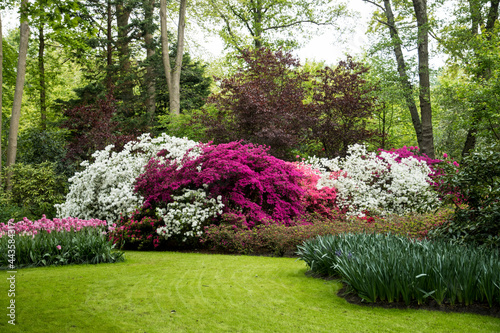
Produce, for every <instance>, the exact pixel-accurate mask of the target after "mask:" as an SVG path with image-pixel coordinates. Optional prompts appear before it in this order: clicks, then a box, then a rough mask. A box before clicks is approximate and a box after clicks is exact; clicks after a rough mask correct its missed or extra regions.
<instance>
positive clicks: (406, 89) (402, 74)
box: [384, 0, 423, 147]
mask: <svg viewBox="0 0 500 333" xmlns="http://www.w3.org/2000/svg"><path fill="white" fill-rule="evenodd" d="M384 8H385V16H386V18H387V24H388V27H389V33H390V36H391V39H392V42H393V44H394V46H393V51H394V55H395V56H396V62H397V65H398V73H399V78H400V79H401V84H402V86H403V95H404V98H405V102H406V106H407V107H408V110H410V115H411V120H412V123H413V128H414V129H415V134H416V135H417V143H418V146H419V147H422V144H423V141H422V123H421V121H420V115H419V113H418V109H417V105H416V104H415V100H414V99H413V96H412V94H413V85H412V84H411V82H410V79H409V78H408V74H407V73H406V68H407V67H406V62H405V59H404V56H403V50H402V49H401V39H400V38H399V32H398V30H397V28H396V21H395V20H394V14H393V12H392V7H391V2H390V0H384Z"/></svg>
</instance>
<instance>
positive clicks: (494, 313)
mask: <svg viewBox="0 0 500 333" xmlns="http://www.w3.org/2000/svg"><path fill="white" fill-rule="evenodd" d="M306 275H308V276H312V277H315V278H321V279H326V280H334V279H336V278H333V277H324V276H318V275H315V274H313V273H312V272H310V271H309V272H307V273H306ZM337 296H339V297H342V298H343V299H345V300H346V301H347V302H349V303H351V304H356V305H360V306H368V307H378V308H384V309H416V310H428V311H442V312H459V313H472V314H479V315H483V316H491V317H495V318H500V306H498V305H493V307H491V308H490V307H489V305H488V303H474V304H471V305H468V306H465V305H463V304H455V305H451V304H449V303H448V304H447V303H444V304H441V305H439V304H437V302H436V301H434V300H432V299H431V300H429V301H428V303H427V304H421V305H419V304H417V302H416V301H415V302H414V303H410V305H406V304H405V303H404V302H392V303H389V302H387V301H377V302H375V303H367V302H366V301H364V300H363V299H362V298H361V297H359V296H358V295H356V294H355V293H353V292H349V290H348V289H347V286H346V285H345V284H344V286H343V287H342V288H341V289H340V290H339V291H338V292H337Z"/></svg>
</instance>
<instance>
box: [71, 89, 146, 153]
mask: <svg viewBox="0 0 500 333" xmlns="http://www.w3.org/2000/svg"><path fill="white" fill-rule="evenodd" d="M115 113H116V100H115V99H114V97H113V96H112V95H107V96H106V97H105V99H99V100H97V101H96V102H95V104H91V105H83V106H77V107H74V108H72V109H69V110H66V111H65V112H64V115H65V116H66V117H67V119H66V120H65V121H64V122H63V124H62V127H64V128H67V129H69V130H70V131H71V136H70V139H69V143H68V145H67V154H66V158H67V159H69V160H71V161H73V162H80V161H83V160H88V159H89V158H90V157H91V155H92V153H94V152H95V151H96V150H101V149H104V148H105V147H106V146H108V145H110V144H113V145H115V148H116V149H120V148H122V147H123V145H125V143H126V142H128V141H130V140H133V139H135V138H136V137H137V136H138V135H139V134H140V133H139V132H134V131H128V132H127V133H124V132H123V131H122V128H121V124H120V122H118V121H116V120H114V119H113V115H114V114H115Z"/></svg>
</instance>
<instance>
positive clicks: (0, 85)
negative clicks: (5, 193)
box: [0, 13, 3, 189]
mask: <svg viewBox="0 0 500 333" xmlns="http://www.w3.org/2000/svg"><path fill="white" fill-rule="evenodd" d="M2 43H3V32H2V14H1V13H0V189H2V188H3V186H2V185H3V182H2V101H3V98H2V97H3V44H2Z"/></svg>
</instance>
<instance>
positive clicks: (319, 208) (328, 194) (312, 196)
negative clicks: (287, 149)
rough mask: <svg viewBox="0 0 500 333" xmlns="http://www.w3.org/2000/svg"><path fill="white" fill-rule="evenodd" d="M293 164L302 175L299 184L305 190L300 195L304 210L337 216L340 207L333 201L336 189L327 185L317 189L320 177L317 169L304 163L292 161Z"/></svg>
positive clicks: (327, 215) (332, 216) (330, 216)
mask: <svg viewBox="0 0 500 333" xmlns="http://www.w3.org/2000/svg"><path fill="white" fill-rule="evenodd" d="M293 165H294V166H295V167H296V168H297V170H299V171H300V172H302V174H303V175H304V177H303V178H302V179H301V180H300V181H299V184H300V186H301V187H302V188H303V189H304V191H305V193H304V195H303V196H302V205H303V206H304V209H305V211H306V212H307V213H311V214H312V213H316V214H319V215H322V216H324V217H329V218H334V217H336V216H338V214H339V213H340V209H339V208H338V207H337V205H336V203H335V199H336V197H337V190H336V189H335V188H333V187H327V186H325V187H322V188H320V189H318V181H319V180H320V178H321V174H320V173H319V171H315V170H313V169H312V168H311V166H310V165H308V164H304V163H293ZM332 175H333V173H332Z"/></svg>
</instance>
